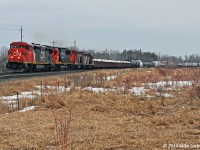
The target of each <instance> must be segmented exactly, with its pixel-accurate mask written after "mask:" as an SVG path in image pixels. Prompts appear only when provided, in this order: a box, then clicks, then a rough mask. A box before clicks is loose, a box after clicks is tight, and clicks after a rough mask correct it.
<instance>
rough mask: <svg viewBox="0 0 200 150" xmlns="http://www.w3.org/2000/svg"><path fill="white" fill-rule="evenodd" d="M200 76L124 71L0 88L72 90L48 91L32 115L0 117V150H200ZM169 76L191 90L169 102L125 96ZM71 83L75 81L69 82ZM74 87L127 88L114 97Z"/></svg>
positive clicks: (184, 72)
mask: <svg viewBox="0 0 200 150" xmlns="http://www.w3.org/2000/svg"><path fill="white" fill-rule="evenodd" d="M97 74H98V76H97ZM105 74H106V75H108V76H109V75H113V74H114V75H116V76H117V77H116V78H115V79H113V80H109V81H103V83H102V81H101V79H102V78H101V79H97V77H99V76H102V77H103V76H104V75H105ZM199 74H200V70H199V69H198V68H197V69H173V68H172V69H156V68H155V69H139V70H132V69H127V70H116V71H113V70H106V71H96V72H92V73H90V75H91V76H93V79H92V80H90V79H88V78H87V79H85V78H84V76H85V77H88V76H89V75H88V74H80V75H71V76H61V77H57V78H56V77H52V79H51V80H49V78H45V79H36V78H34V79H30V80H22V81H20V82H19V81H9V82H8V83H0V90H1V91H2V92H1V94H0V95H1V96H2V95H4V94H6V95H9V94H10V95H12V94H13V93H15V92H16V91H19V92H21V91H24V90H27V87H28V88H29V89H30V90H33V89H34V86H36V85H38V84H40V83H41V81H43V82H44V81H45V80H46V81H45V84H47V85H52V84H57V83H58V82H60V83H59V84H62V83H63V81H64V80H65V81H66V83H67V84H68V85H70V86H71V90H70V91H69V92H63V93H61V92H60V93H55V92H52V91H51V93H50V94H48V95H43V96H41V95H40V96H38V97H37V98H36V103H35V104H36V105H37V106H38V107H37V108H36V109H35V110H31V111H26V112H19V111H15V112H9V111H8V110H7V112H6V110H4V111H2V112H1V114H0V118H1V119H0V149H2V150H4V149H5V150H55V149H74V150H75V149H80V150H82V149H84V150H87V149H88V150H89V149H94V150H135V149H138V150H140V149H145V150H146V149H147V150H148V149H153V150H154V149H183V148H188V149H192V148H193V149H200V117H199V114H200V88H198V82H199V81H200V80H199V78H200V76H199ZM106 75H105V76H106ZM169 76H170V80H173V81H178V80H180V81H182V80H184V81H195V84H194V85H192V86H189V87H188V86H187V87H182V88H181V89H178V90H172V91H170V94H173V97H164V96H159V95H156V94H155V91H154V90H149V91H148V94H152V96H151V97H145V96H137V95H134V94H133V93H129V92H127V89H126V88H130V87H133V86H139V85H141V84H142V83H147V82H158V81H164V80H165V79H169ZM72 77H74V78H76V81H73V82H70V80H69V79H71V80H72ZM79 78H81V79H79ZM66 79H67V80H66ZM77 82H78V83H79V84H81V87H82V86H83V87H86V86H93V87H94V86H95V87H102V86H103V87H104V88H105V87H106V88H111V87H114V86H121V87H122V86H123V87H126V88H124V90H123V91H118V92H116V91H114V92H112V91H111V92H105V93H103V92H93V91H85V90H82V89H81V88H78V89H77V88H75V87H76V86H77V85H76V83H77ZM81 82H84V83H85V84H84V85H82V83H81ZM130 83H134V84H130ZM19 85H21V86H20V87H19V88H17V87H18V86H19ZM156 92H159V91H156ZM162 92H163V91H162ZM165 92H166V91H165ZM1 105H2V106H1V108H3V104H1ZM2 110H3V109H2Z"/></svg>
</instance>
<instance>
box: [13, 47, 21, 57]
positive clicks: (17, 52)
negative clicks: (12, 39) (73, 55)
mask: <svg viewBox="0 0 200 150" xmlns="http://www.w3.org/2000/svg"><path fill="white" fill-rule="evenodd" d="M13 56H22V53H20V52H19V51H18V49H17V50H16V52H13Z"/></svg>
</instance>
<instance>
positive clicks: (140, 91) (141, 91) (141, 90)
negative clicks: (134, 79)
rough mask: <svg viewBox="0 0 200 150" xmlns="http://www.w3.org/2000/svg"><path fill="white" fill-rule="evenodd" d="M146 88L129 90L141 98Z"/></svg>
mask: <svg viewBox="0 0 200 150" xmlns="http://www.w3.org/2000/svg"><path fill="white" fill-rule="evenodd" d="M145 90H146V89H145V88H144V87H133V88H131V89H129V92H131V93H134V94H135V95H137V96H141V95H142V94H144V93H145Z"/></svg>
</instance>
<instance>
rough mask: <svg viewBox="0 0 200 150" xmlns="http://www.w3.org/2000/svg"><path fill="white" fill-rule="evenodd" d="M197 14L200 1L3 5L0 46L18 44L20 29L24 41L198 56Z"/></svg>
mask: <svg viewBox="0 0 200 150" xmlns="http://www.w3.org/2000/svg"><path fill="white" fill-rule="evenodd" d="M199 15H200V0H1V1H0V47H2V46H8V45H9V42H12V41H19V40H20V32H19V30H18V29H20V25H22V26H23V29H24V30H23V34H24V38H23V40H24V41H26V42H37V43H42V44H50V43H49V41H52V40H58V41H59V44H61V45H63V46H67V45H72V43H71V42H72V41H73V40H74V39H75V40H77V45H78V46H79V47H80V48H82V49H95V50H104V49H106V48H107V49H117V50H123V49H142V50H143V51H150V52H155V53H157V54H159V53H160V54H168V55H176V56H179V55H181V56H184V55H189V54H199V52H200V17H199ZM10 29H14V30H10ZM15 29H17V30H15Z"/></svg>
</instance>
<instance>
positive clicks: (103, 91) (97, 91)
mask: <svg viewBox="0 0 200 150" xmlns="http://www.w3.org/2000/svg"><path fill="white" fill-rule="evenodd" d="M84 90H87V91H93V92H96V93H99V92H102V93H105V92H109V91H115V90H114V89H108V88H96V87H86V88H84Z"/></svg>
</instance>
